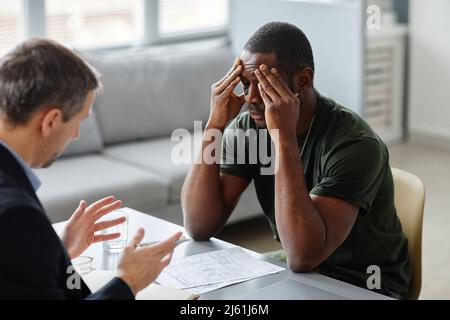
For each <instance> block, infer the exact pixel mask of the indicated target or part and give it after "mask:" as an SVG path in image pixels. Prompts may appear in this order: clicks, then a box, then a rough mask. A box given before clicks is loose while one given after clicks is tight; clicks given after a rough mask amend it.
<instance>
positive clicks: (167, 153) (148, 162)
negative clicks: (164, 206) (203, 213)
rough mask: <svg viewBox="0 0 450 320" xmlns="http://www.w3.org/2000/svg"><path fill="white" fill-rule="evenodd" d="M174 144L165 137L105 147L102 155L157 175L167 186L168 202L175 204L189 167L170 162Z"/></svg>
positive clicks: (178, 198) (188, 165)
mask: <svg viewBox="0 0 450 320" xmlns="http://www.w3.org/2000/svg"><path fill="white" fill-rule="evenodd" d="M176 144H177V142H172V141H171V139H170V137H166V138H159V139H152V140H147V141H141V142H135V143H126V144H122V145H117V146H111V147H107V148H105V149H104V151H103V153H104V154H105V155H106V156H109V157H111V158H114V159H117V160H120V161H123V162H125V163H128V164H130V165H134V166H138V167H140V168H142V169H145V170H147V171H148V172H152V173H153V174H156V175H158V177H159V178H160V179H162V180H163V181H164V182H165V183H166V184H168V185H169V201H170V202H171V203H174V202H175V203H176V202H179V200H180V194H181V188H182V186H183V182H184V179H185V177H186V175H187V173H188V171H189V167H190V164H176V163H174V161H172V159H171V153H172V148H173V147H174V146H175V145H176Z"/></svg>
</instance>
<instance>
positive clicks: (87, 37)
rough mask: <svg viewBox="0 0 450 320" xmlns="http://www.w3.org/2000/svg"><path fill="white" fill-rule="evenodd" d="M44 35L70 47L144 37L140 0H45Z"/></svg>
mask: <svg viewBox="0 0 450 320" xmlns="http://www.w3.org/2000/svg"><path fill="white" fill-rule="evenodd" d="M45 12H46V30H47V36H48V37H50V38H52V39H55V40H57V41H60V42H61V43H64V44H66V45H69V46H72V47H107V46H112V45H122V44H130V43H133V42H136V41H139V40H140V39H142V37H143V16H144V14H143V1H142V0H77V1H73V0H46V2H45Z"/></svg>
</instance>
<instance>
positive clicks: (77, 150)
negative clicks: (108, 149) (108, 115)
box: [62, 109, 103, 157]
mask: <svg viewBox="0 0 450 320" xmlns="http://www.w3.org/2000/svg"><path fill="white" fill-rule="evenodd" d="M102 148H103V138H102V136H101V134H100V129H99V127H98V122H97V115H96V113H95V110H94V109H92V112H91V115H90V116H89V118H87V119H86V120H84V121H83V122H82V123H81V126H80V138H79V139H78V140H74V141H72V142H71V143H70V144H69V146H68V147H67V149H66V151H64V153H63V154H62V156H63V157H66V156H73V155H81V154H84V153H93V152H100V151H101V150H102Z"/></svg>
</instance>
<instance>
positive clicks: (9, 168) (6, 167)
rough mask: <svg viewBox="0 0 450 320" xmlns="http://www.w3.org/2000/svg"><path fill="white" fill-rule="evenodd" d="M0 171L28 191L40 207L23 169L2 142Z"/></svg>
mask: <svg viewBox="0 0 450 320" xmlns="http://www.w3.org/2000/svg"><path fill="white" fill-rule="evenodd" d="M0 171H3V173H4V174H5V175H7V176H9V177H10V178H11V180H12V181H13V182H14V183H15V184H16V185H17V186H18V187H20V188H21V189H23V190H25V191H26V192H27V193H29V194H30V195H31V196H32V197H33V198H34V199H35V200H36V201H37V203H39V205H40V206H41V207H42V205H41V203H40V201H39V199H38V197H37V196H36V192H35V190H34V188H33V186H32V185H31V182H30V180H29V179H28V177H27V175H26V172H25V169H24V168H23V166H22V164H20V163H19V161H18V160H17V158H16V157H15V156H14V155H13V154H12V153H11V151H9V150H8V149H7V148H6V147H5V146H4V145H3V144H1V143H0Z"/></svg>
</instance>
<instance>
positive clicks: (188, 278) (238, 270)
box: [156, 247, 284, 293]
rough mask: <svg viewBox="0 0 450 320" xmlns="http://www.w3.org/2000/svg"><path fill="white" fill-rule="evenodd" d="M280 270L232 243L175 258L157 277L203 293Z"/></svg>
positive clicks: (165, 283) (280, 269)
mask: <svg viewBox="0 0 450 320" xmlns="http://www.w3.org/2000/svg"><path fill="white" fill-rule="evenodd" d="M282 270H284V268H281V267H279V266H276V265H273V264H270V263H268V262H265V261H262V260H258V259H256V258H254V257H252V256H251V255H250V254H248V253H247V252H245V251H244V250H243V249H242V248H239V247H235V248H230V249H224V250H217V251H211V252H207V253H201V254H196V255H193V256H188V257H185V258H181V259H175V260H173V261H172V263H171V264H170V265H169V266H168V267H167V268H166V269H164V271H163V272H162V273H161V275H160V276H159V277H158V279H157V280H156V281H157V282H158V283H160V284H162V285H166V286H171V287H174V288H178V289H190V288H198V289H199V290H195V291H196V292H195V293H199V291H202V292H201V293H204V292H207V291H212V290H215V289H218V288H220V287H224V286H227V285H230V284H233V283H236V282H242V281H246V280H250V279H254V278H258V277H262V276H265V275H268V274H273V273H277V272H280V271H282ZM201 287H203V288H201ZM205 290H207V291H205Z"/></svg>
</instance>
